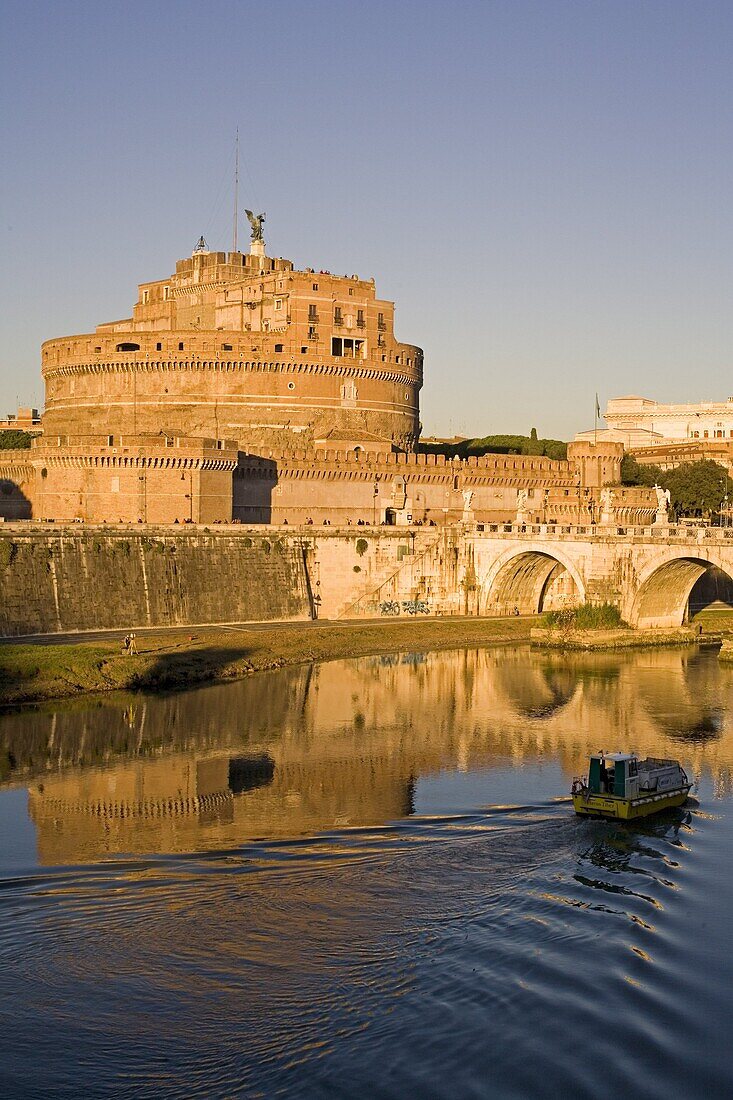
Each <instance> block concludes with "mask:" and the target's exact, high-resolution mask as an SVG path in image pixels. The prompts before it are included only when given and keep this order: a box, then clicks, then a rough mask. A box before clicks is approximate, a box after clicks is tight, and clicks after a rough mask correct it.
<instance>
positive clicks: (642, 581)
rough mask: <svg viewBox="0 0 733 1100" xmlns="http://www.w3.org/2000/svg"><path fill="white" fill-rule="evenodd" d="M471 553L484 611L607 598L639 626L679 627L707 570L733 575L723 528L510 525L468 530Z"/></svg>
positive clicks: (730, 544) (732, 535)
mask: <svg viewBox="0 0 733 1100" xmlns="http://www.w3.org/2000/svg"><path fill="white" fill-rule="evenodd" d="M466 553H467V554H468V555H470V556H472V559H473V572H474V576H475V582H474V583H475V586H476V587H475V591H476V597H475V599H476V605H477V610H478V612H479V613H482V614H491V613H494V614H495V613H504V614H508V613H511V612H512V611H513V610H514V608H515V607H516V608H518V609H519V611H520V612H522V613H532V612H538V611H541V610H543V608H547V607H549V606H554V607H557V606H562V605H563V604H565V605H568V604H573V603H582V602H585V601H587V602H589V603H604V602H608V603H612V604H615V605H616V606H617V607H618V608H619V610H620V612H621V615H622V617H623V618H624V619H626V621H627V622H629V623H631V624H632V625H633V626H639V627H652V626H679V625H680V624H681V623H682V622H683V621H684V618H685V615H686V612H687V607H688V601H689V598H690V594H691V593H692V590H693V588H694V587H695V585H696V583H697V582H698V581H699V580H700V578H701V577H702V576H703V575H705V574H707V573H709V572H710V571H712V570H713V569H714V568H715V569H717V570H721V571H722V572H723V573H724V574H726V575H727V578H732V577H733V529H728V528H719V527H712V528H700V527H668V526H662V525H660V526H655V527H648V528H633V527H629V528H622V527H619V528H600V527H563V528H554V529H553V528H550V529H548V528H546V527H544V526H539V525H538V526H533V527H529V526H526V527H516V526H509V525H507V526H499V527H491V528H487V529H485V530H484V531H480V530H479V531H477V532H476V533H475V534H474V535H468V536H467V547H466ZM731 583H733V582H731Z"/></svg>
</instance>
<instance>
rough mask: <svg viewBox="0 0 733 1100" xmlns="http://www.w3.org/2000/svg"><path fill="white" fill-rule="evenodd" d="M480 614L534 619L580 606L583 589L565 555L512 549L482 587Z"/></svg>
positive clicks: (536, 547) (536, 548)
mask: <svg viewBox="0 0 733 1100" xmlns="http://www.w3.org/2000/svg"><path fill="white" fill-rule="evenodd" d="M481 587H482V604H483V612H484V614H488V615H492V614H493V615H496V614H498V615H511V614H512V613H513V612H514V611H515V610H516V611H519V613H520V614H522V615H534V614H536V613H537V612H538V611H544V610H549V609H551V608H553V607H567V606H574V605H575V604H578V603H582V602H583V601H584V599H585V586H584V584H583V581H582V578H581V576H580V574H579V573H578V571H577V569H576V568H575V566H574V565H573V563H572V562H571V561H570V560H569V558H567V557H566V556H565V554H564V553H563V552H562V551H561V550H559V549H555V548H554V547H553V548H552V549H550V548H549V547H548V546H547V545H546V544H544V545H543V544H539V545H534V544H530V545H529V546H526V547H522V548H521V549H516V548H512V549H511V550H509V551H507V552H506V553H505V554H502V555H501V557H499V558H498V559H497V560H496V561H495V562H494V564H493V566H492V567H491V569H490V570H489V572H488V574H487V576H486V578H485V580H484V581H483V583H482V586H481Z"/></svg>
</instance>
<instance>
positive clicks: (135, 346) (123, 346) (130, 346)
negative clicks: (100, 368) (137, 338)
mask: <svg viewBox="0 0 733 1100" xmlns="http://www.w3.org/2000/svg"><path fill="white" fill-rule="evenodd" d="M117 351H140V345H139V344H118V345H117Z"/></svg>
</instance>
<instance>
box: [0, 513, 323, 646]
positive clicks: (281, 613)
mask: <svg viewBox="0 0 733 1100" xmlns="http://www.w3.org/2000/svg"><path fill="white" fill-rule="evenodd" d="M310 613H311V603H310V598H309V591H308V578H307V574H306V566H305V559H304V552H303V549H302V547H301V546H300V544H299V543H298V542H297V540H283V539H280V538H277V537H272V535H269V537H268V535H267V534H266V533H265V532H262V531H260V532H258V533H256V534H255V533H254V532H253V533H252V534H251V535H248V534H247V533H243V534H241V535H240V534H237V535H233V536H228V535H225V534H219V533H217V534H207V533H200V532H195V533H193V532H192V533H190V534H189V533H188V532H186V533H183V532H182V533H181V534H178V533H172V532H171V531H170V529H168V530H167V531H164V530H163V529H160V530H158V531H156V530H155V529H148V530H146V532H145V533H144V534H142V533H140V532H138V531H131V530H129V529H127V530H125V529H123V530H121V531H119V532H114V533H113V532H110V531H108V530H107V531H106V530H105V529H104V528H96V529H94V530H83V529H82V530H79V529H76V530H75V529H74V528H73V527H67V528H62V529H60V530H59V531H58V532H56V531H54V532H50V531H49V530H48V529H47V528H46V529H44V530H43V531H35V532H34V531H29V530H28V529H27V528H25V530H23V529H18V528H14V529H11V528H10V526H9V525H7V527H6V529H5V530H2V531H0V635H4V636H9V635H20V634H34V633H41V634H42V633H53V632H60V631H66V630H70V631H73V630H100V629H104V628H111V627H124V628H133V627H136V626H162V625H176V624H186V623H215V622H238V621H267V620H279V619H308V618H310Z"/></svg>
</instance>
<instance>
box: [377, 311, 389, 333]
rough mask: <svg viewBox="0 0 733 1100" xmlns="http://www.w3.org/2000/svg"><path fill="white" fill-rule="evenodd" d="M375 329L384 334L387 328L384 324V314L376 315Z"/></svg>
mask: <svg viewBox="0 0 733 1100" xmlns="http://www.w3.org/2000/svg"><path fill="white" fill-rule="evenodd" d="M377 328H378V329H379V331H380V332H384V331H385V329H386V328H387V326H386V325H385V323H384V314H383V313H378V314H377Z"/></svg>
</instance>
